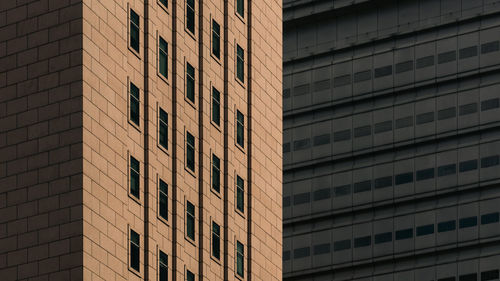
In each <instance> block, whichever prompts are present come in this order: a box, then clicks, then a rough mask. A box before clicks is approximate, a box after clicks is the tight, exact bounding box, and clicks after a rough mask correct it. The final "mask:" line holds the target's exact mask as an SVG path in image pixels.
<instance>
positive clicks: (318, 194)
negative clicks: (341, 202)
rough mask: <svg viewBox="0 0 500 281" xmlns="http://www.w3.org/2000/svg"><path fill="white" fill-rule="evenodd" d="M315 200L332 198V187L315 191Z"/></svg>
mask: <svg viewBox="0 0 500 281" xmlns="http://www.w3.org/2000/svg"><path fill="white" fill-rule="evenodd" d="M313 197H314V201H319V200H325V199H329V198H330V188H322V189H318V190H316V191H314V196H313Z"/></svg>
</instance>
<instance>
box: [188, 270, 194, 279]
mask: <svg viewBox="0 0 500 281" xmlns="http://www.w3.org/2000/svg"><path fill="white" fill-rule="evenodd" d="M186 281H194V273H192V272H191V271H189V270H187V271H186Z"/></svg>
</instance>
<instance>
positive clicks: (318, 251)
mask: <svg viewBox="0 0 500 281" xmlns="http://www.w3.org/2000/svg"><path fill="white" fill-rule="evenodd" d="M328 253H330V243H325V244H319V245H314V254H315V255H324V254H328Z"/></svg>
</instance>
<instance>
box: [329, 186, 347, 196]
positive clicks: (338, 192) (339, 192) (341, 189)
mask: <svg viewBox="0 0 500 281" xmlns="http://www.w3.org/2000/svg"><path fill="white" fill-rule="evenodd" d="M333 191H334V193H335V196H337V197H338V196H344V195H349V194H351V185H350V184H346V185H340V186H336V187H334V188H333Z"/></svg>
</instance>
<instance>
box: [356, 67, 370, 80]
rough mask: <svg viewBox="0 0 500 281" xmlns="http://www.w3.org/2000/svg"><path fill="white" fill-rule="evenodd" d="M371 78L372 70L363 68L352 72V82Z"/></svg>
mask: <svg viewBox="0 0 500 281" xmlns="http://www.w3.org/2000/svg"><path fill="white" fill-rule="evenodd" d="M370 79H372V71H371V70H365V71H360V72H356V73H354V82H355V83H357V82H363V81H367V80H370Z"/></svg>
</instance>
